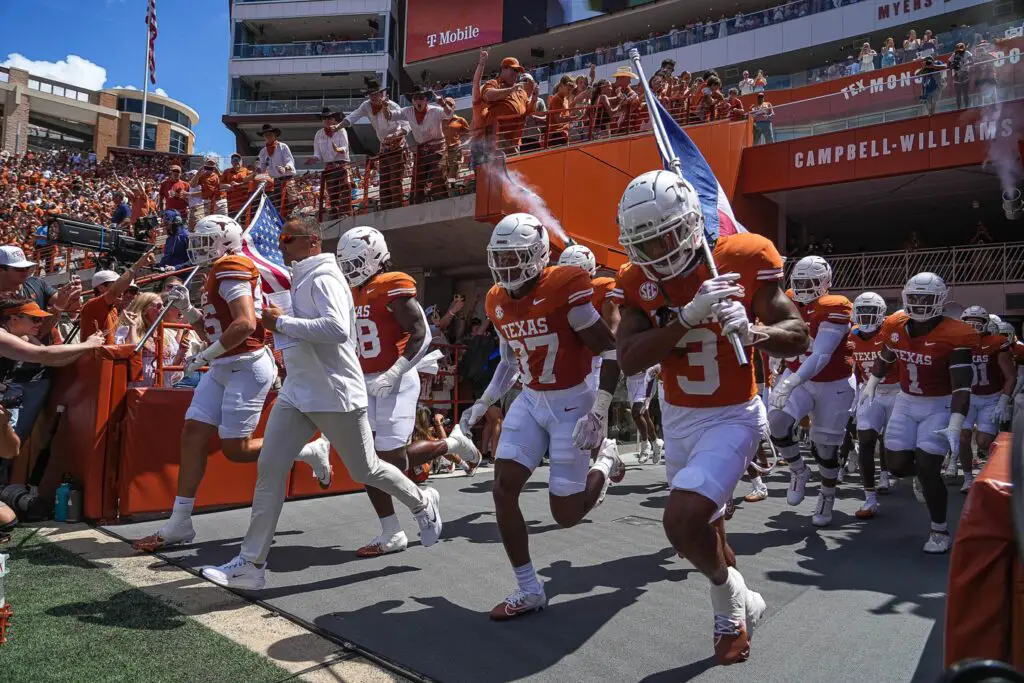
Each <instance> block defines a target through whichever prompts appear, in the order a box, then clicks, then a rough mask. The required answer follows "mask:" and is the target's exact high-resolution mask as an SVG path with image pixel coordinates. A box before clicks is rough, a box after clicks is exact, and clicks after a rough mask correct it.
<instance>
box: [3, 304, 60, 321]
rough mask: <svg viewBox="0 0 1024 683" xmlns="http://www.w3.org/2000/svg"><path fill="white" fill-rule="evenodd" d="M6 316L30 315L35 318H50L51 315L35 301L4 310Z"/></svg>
mask: <svg viewBox="0 0 1024 683" xmlns="http://www.w3.org/2000/svg"><path fill="white" fill-rule="evenodd" d="M3 313H4V315H18V314H22V315H28V316H31V317H33V318H49V317H50V314H49V313H47V312H46V311H44V310H43V309H41V308H39V304H37V303H36V302H35V301H29V302H27V303H24V304H21V305H20V306H11V307H9V308H5V309H3Z"/></svg>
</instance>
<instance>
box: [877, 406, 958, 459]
mask: <svg viewBox="0 0 1024 683" xmlns="http://www.w3.org/2000/svg"><path fill="white" fill-rule="evenodd" d="M951 402H952V397H951V396H912V395H911V394H907V393H904V392H902V391H901V392H900V393H899V394H897V395H896V401H895V403H894V404H893V407H892V415H890V416H889V422H888V424H886V425H885V447H886V448H888V449H889V450H891V451H912V450H915V449H920V450H922V451H924V452H925V453H931V454H932V455H938V456H944V455H946V453H947V452H948V451H949V441H947V440H946V437H944V436H942V435H940V434H936V433H935V432H937V431H939V430H940V429H945V428H946V426H947V425H948V424H949V406H950V403H951Z"/></svg>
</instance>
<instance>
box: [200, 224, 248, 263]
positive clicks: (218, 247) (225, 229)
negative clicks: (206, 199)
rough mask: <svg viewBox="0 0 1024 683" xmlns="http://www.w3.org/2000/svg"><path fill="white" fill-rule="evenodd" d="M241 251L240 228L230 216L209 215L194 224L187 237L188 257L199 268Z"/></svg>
mask: <svg viewBox="0 0 1024 683" xmlns="http://www.w3.org/2000/svg"><path fill="white" fill-rule="evenodd" d="M241 250H242V226H241V225H239V224H238V222H237V221H236V220H235V219H234V218H231V217H230V216H221V215H219V214H211V215H209V216H207V217H206V218H203V219H201V220H200V221H199V222H198V223H196V227H195V228H193V230H192V233H191V234H190V235H189V236H188V249H187V251H188V257H189V259H190V260H191V261H192V263H193V264H194V265H197V266H201V265H204V264H206V263H210V262H212V261H216V260H217V259H219V258H220V257H222V256H224V255H225V254H235V253H238V252H240V251H241Z"/></svg>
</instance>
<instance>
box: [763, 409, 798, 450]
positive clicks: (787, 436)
mask: <svg viewBox="0 0 1024 683" xmlns="http://www.w3.org/2000/svg"><path fill="white" fill-rule="evenodd" d="M795 423H796V420H794V419H793V416H792V415H790V414H789V413H786V412H784V411H781V410H772V411H770V412H769V413H768V433H769V434H770V435H771V437H772V441H773V442H774V443H775V445H776V446H779V447H782V446H783V445H790V444H795V443H796V442H795V441H794V440H793V425H794V424H795ZM783 440H785V441H787V442H788V443H787V444H783V443H782V441H783Z"/></svg>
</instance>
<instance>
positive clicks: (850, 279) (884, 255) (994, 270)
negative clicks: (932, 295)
mask: <svg viewBox="0 0 1024 683" xmlns="http://www.w3.org/2000/svg"><path fill="white" fill-rule="evenodd" d="M825 259H826V260H827V261H828V262H829V265H831V266H832V288H833V289H837V290H838V289H841V290H858V291H863V290H869V289H899V288H901V287H903V286H904V285H905V284H906V283H907V280H909V279H910V278H911V277H913V276H914V275H916V274H917V273H922V272H929V273H935V274H937V275H939V276H940V277H942V278H943V279H944V280H945V281H946V284H947V285H950V286H953V285H987V284H1006V283H1011V282H1024V242H1006V243H1001V244H986V245H977V246H966V247H946V248H942V249H919V250H915V251H906V250H905V251H884V252H877V253H872V254H866V253H865V254H843V255H840V256H826V257H825ZM798 260H799V259H795V258H793V259H787V260H786V276H787V278H788V276H789V271H790V270H792V268H793V265H794V264H795V263H796V262H797V261H798Z"/></svg>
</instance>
